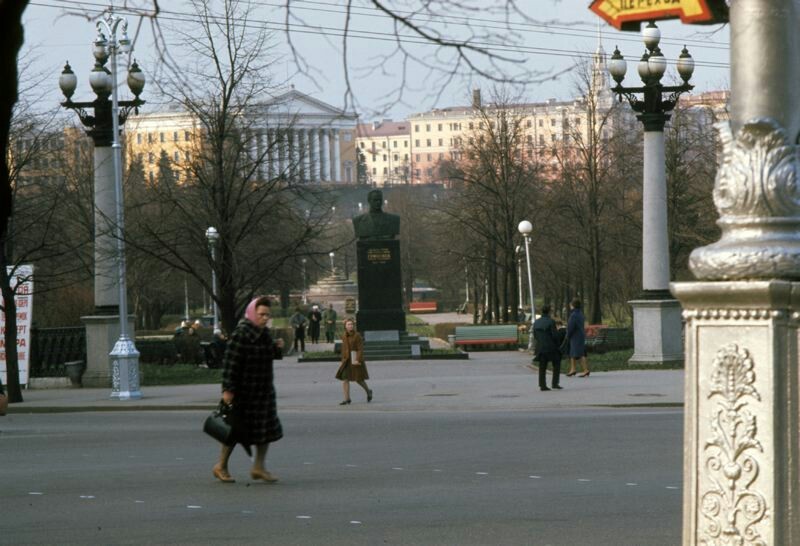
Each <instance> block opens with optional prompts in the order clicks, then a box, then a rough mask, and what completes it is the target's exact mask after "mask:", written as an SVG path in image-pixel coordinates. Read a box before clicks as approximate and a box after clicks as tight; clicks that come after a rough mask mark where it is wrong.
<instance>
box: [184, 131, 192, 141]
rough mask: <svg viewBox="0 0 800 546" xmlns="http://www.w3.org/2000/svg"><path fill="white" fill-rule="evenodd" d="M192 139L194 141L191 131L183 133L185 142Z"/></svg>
mask: <svg viewBox="0 0 800 546" xmlns="http://www.w3.org/2000/svg"><path fill="white" fill-rule="evenodd" d="M191 139H192V135H191V134H189V131H184V132H183V140H185V141H186V142H189V141H190V140H191Z"/></svg>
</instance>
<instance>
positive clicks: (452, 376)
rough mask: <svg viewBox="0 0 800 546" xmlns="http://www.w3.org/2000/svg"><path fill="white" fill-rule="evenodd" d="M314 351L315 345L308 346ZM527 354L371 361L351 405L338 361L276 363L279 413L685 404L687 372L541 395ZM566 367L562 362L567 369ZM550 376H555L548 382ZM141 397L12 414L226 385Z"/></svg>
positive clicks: (62, 397) (198, 405) (50, 402)
mask: <svg viewBox="0 0 800 546" xmlns="http://www.w3.org/2000/svg"><path fill="white" fill-rule="evenodd" d="M307 348H309V347H307ZM530 362H531V358H530V355H529V354H528V353H526V352H522V351H492V352H471V353H470V357H469V360H402V361H401V360H397V361H380V362H370V363H367V366H368V371H369V374H370V379H369V381H368V382H369V386H370V388H372V390H373V391H374V393H375V397H374V400H373V401H372V403H370V404H367V403H366V396H365V393H364V391H363V390H362V389H361V388H360V387H359V386H358V385H356V384H355V383H351V385H350V395H351V399H352V401H353V403H352V405H349V406H339V405H338V403H339V402H340V401H341V400H342V398H343V396H342V388H341V386H340V383H339V381H337V380H336V379H335V378H334V374H335V373H336V369H337V368H338V363H337V362H303V363H298V362H297V357H296V356H289V357H286V358H284V359H283V360H279V361H276V362H275V388H276V391H277V393H278V411H279V412H282V411H342V412H344V411H460V410H464V411H476V410H477V411H481V410H486V411H516V410H526V411H527V410H540V409H541V410H545V409H568V408H580V407H602V406H606V407H618V406H630V407H638V406H652V407H659V406H667V407H680V406H682V405H683V375H684V372H683V370H657V369H654V370H632V371H616V372H592V374H591V375H590V376H589V377H588V378H579V377H577V376H575V377H565V376H564V375H563V373H562V375H561V386H562V387H563V390H558V391H556V390H554V391H549V392H541V391H540V390H539V387H538V372H537V370H536V369H535V368H534V367H533V366H531V364H530ZM563 368H566V366H563V365H562V369H563ZM550 381H551V377H550V374H548V385H549V384H550ZM141 390H142V398H141V399H139V400H111V399H110V398H109V395H110V392H111V390H110V388H109V389H46V390H26V391H24V392H23V398H24V400H25V401H24V402H22V403H19V404H12V405H11V406H10V407H9V411H10V412H11V413H27V412H37V413H39V412H42V413H45V412H62V411H125V410H159V409H161V410H163V409H170V410H201V409H202V410H210V409H212V408H213V407H214V406H216V404H217V402H218V401H219V396H220V387H219V385H216V384H212V385H179V386H165V387H142V389H141Z"/></svg>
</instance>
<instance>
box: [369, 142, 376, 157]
mask: <svg viewBox="0 0 800 546" xmlns="http://www.w3.org/2000/svg"><path fill="white" fill-rule="evenodd" d="M370 144H371V145H372V153H373V154H374V153H375V143H374V142H370Z"/></svg>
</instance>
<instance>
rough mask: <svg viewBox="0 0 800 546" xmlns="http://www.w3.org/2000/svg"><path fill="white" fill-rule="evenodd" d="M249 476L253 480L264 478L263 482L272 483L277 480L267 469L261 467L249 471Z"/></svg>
mask: <svg viewBox="0 0 800 546" xmlns="http://www.w3.org/2000/svg"><path fill="white" fill-rule="evenodd" d="M250 477H251V478H253V479H254V480H264V481H265V482H269V483H274V482H277V481H278V478H277V477H276V476H275V475H274V474H272V473H270V472H269V471H268V470H263V469H256V468H254V469H253V470H251V471H250Z"/></svg>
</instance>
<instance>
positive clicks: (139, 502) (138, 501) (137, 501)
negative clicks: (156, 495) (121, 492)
mask: <svg viewBox="0 0 800 546" xmlns="http://www.w3.org/2000/svg"><path fill="white" fill-rule="evenodd" d="M133 502H135V503H136V504H144V501H140V500H135V501H133Z"/></svg>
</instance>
